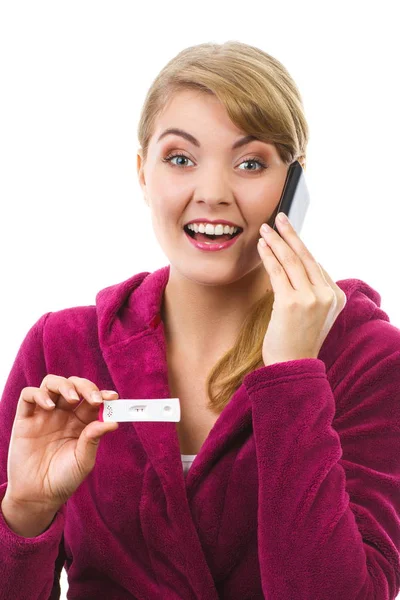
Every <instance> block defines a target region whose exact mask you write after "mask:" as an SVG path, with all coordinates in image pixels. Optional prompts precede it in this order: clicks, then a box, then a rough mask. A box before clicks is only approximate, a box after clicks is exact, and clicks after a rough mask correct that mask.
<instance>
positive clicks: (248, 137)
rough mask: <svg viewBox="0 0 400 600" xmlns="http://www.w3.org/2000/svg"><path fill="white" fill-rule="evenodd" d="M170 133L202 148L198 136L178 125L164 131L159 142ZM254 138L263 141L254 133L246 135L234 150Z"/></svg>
mask: <svg viewBox="0 0 400 600" xmlns="http://www.w3.org/2000/svg"><path fill="white" fill-rule="evenodd" d="M169 134H174V135H180V136H181V137H183V138H185V139H186V140H188V142H190V143H191V144H193V145H194V146H197V147H198V148H200V142H199V141H198V140H196V138H195V137H194V136H193V135H191V134H190V133H188V132H187V131H184V130H183V129H177V128H176V127H169V128H168V129H166V130H165V131H163V133H162V134H161V135H160V137H159V138H158V140H157V142H159V141H160V140H161V139H162V138H163V137H165V136H166V135H169ZM253 140H258V141H261V140H259V138H257V137H255V136H254V135H246V136H245V137H242V138H240V139H239V140H237V141H236V142H235V143H234V144H233V146H232V150H235V149H236V148H239V147H240V146H244V145H245V144H248V143H249V142H251V141H253Z"/></svg>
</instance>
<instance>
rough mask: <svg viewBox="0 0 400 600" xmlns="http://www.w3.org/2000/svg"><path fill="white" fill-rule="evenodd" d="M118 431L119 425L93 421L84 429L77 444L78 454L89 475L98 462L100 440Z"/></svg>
mask: <svg viewBox="0 0 400 600" xmlns="http://www.w3.org/2000/svg"><path fill="white" fill-rule="evenodd" d="M116 429H118V423H114V422H113V423H103V422H102V421H92V423H89V425H87V426H86V427H85V429H83V431H82V432H81V435H80V436H79V439H78V441H77V444H76V453H77V456H78V457H79V458H80V460H81V464H82V465H83V468H84V470H85V472H86V473H87V474H88V473H89V472H90V471H91V470H92V469H93V467H94V464H95V462H96V455H97V449H98V447H99V444H100V440H101V438H102V437H104V436H105V434H106V433H109V432H110V431H115V430H116Z"/></svg>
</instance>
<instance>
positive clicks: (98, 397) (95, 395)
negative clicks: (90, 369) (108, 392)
mask: <svg viewBox="0 0 400 600" xmlns="http://www.w3.org/2000/svg"><path fill="white" fill-rule="evenodd" d="M91 397H92V400H93V402H94V403H95V404H101V403H102V402H103V397H102V395H101V394H100V392H92V394H91Z"/></svg>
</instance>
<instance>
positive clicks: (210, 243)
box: [183, 225, 243, 250]
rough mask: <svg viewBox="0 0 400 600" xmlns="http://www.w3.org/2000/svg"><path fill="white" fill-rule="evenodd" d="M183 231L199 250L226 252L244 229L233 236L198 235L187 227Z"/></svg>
mask: <svg viewBox="0 0 400 600" xmlns="http://www.w3.org/2000/svg"><path fill="white" fill-rule="evenodd" d="M183 229H184V231H185V234H186V236H187V238H188V239H189V241H190V242H191V243H192V244H193V245H194V246H195V247H196V248H198V249H199V250H224V249H225V248H229V247H230V246H232V245H233V244H234V243H235V241H236V239H237V238H238V237H239V236H240V234H241V233H243V229H238V231H236V233H234V234H232V235H229V234H224V235H208V234H207V233H200V232H198V233H196V232H194V231H193V230H191V229H189V228H188V227H187V226H186V225H185V227H184V228H183Z"/></svg>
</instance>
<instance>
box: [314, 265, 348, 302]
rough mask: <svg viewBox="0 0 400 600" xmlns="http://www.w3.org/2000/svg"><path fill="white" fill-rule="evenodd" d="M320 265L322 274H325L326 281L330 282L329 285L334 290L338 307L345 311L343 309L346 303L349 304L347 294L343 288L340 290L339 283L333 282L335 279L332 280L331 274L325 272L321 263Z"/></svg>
mask: <svg viewBox="0 0 400 600" xmlns="http://www.w3.org/2000/svg"><path fill="white" fill-rule="evenodd" d="M318 265H319V267H320V269H321V271H322V273H323V274H324V277H325V279H326V281H327V282H328V284H329V285H330V286H331V288H332V289H333V291H334V292H335V294H336V298H337V305H338V307H340V310H343V308H344V307H345V306H346V303H347V296H346V293H345V292H344V291H343V290H342V288H340V287H339V286H338V285H337V283H336V282H335V281H333V279H332V278H331V276H330V275H329V273H327V272H326V271H325V269H324V267H323V266H322V265H321V263H318Z"/></svg>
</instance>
